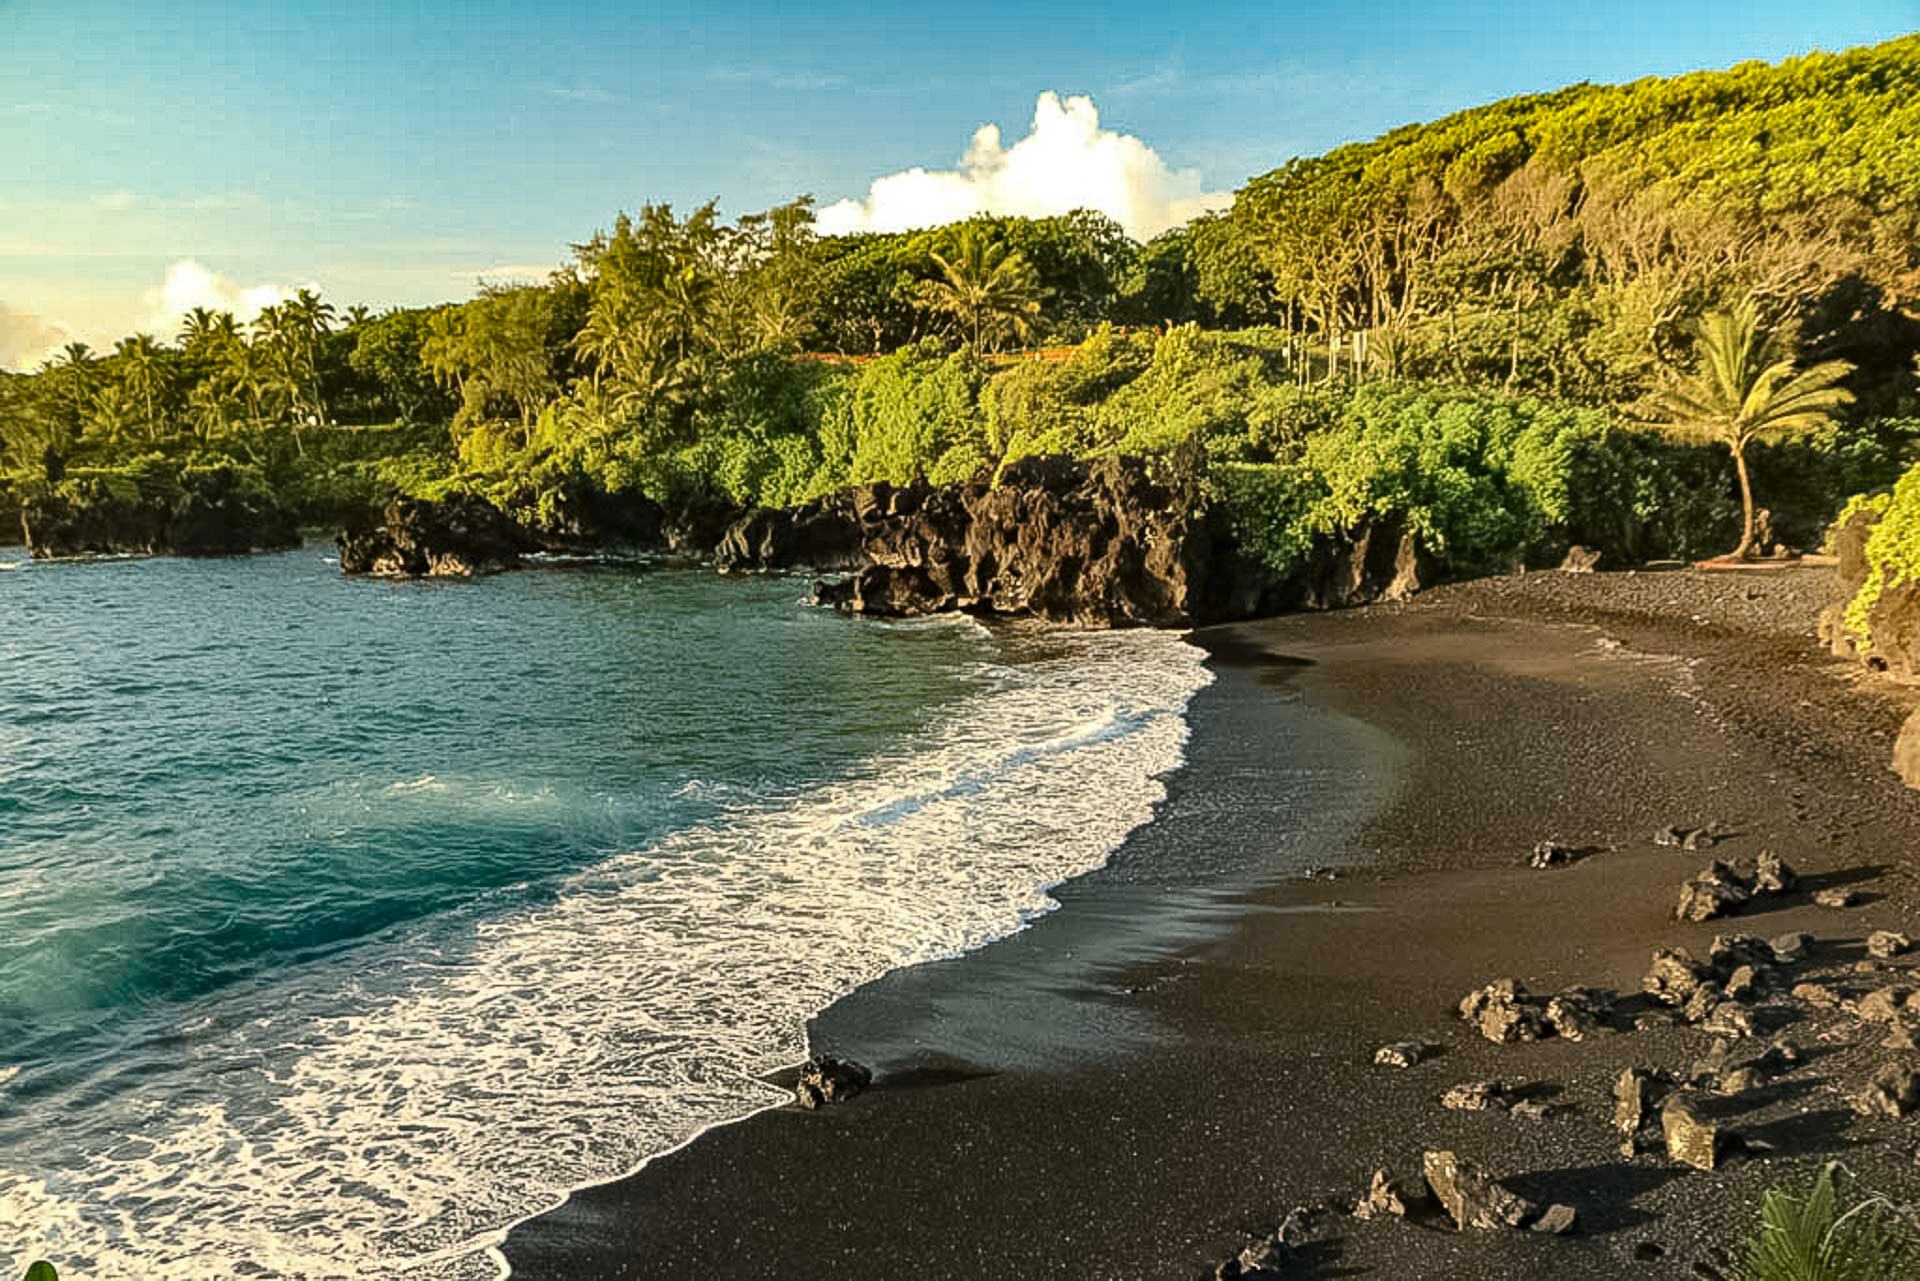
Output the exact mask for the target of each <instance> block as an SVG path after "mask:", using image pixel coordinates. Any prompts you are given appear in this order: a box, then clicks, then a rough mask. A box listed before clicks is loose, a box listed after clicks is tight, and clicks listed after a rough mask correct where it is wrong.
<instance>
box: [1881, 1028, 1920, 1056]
mask: <svg viewBox="0 0 1920 1281" xmlns="http://www.w3.org/2000/svg"><path fill="white" fill-rule="evenodd" d="M1880 1048H1881V1049H1883V1050H1920V1041H1915V1040H1914V1039H1913V1029H1912V1028H1910V1027H1908V1026H1907V1025H1906V1024H1905V1023H1895V1024H1894V1025H1893V1031H1891V1032H1889V1033H1887V1039H1886V1040H1884V1041H1882V1042H1880Z"/></svg>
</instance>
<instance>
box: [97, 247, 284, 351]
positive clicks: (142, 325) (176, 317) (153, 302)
mask: <svg viewBox="0 0 1920 1281" xmlns="http://www.w3.org/2000/svg"><path fill="white" fill-rule="evenodd" d="M319 288H320V286H319V285H317V284H315V283H313V282H312V281H308V282H307V283H306V284H304V285H275V284H267V285H242V284H239V283H237V282H236V281H233V280H230V279H228V278H227V277H226V276H223V275H221V274H220V273H219V272H217V271H212V270H210V269H208V268H206V267H203V266H201V265H200V264H199V263H197V262H195V261H193V260H192V259H191V258H182V259H181V260H180V261H179V262H176V263H174V264H173V265H172V266H170V267H168V268H167V274H166V278H165V279H164V280H162V281H161V282H160V284H159V285H158V286H157V287H156V288H153V289H149V290H147V291H146V292H145V293H144V294H142V295H141V299H140V301H141V308H142V316H141V319H140V321H139V322H138V323H137V324H136V325H135V326H134V328H135V329H136V330H137V331H138V332H140V333H147V334H153V335H155V336H156V337H160V338H172V337H173V335H174V332H175V331H176V330H178V329H179V328H180V322H181V320H182V319H183V318H184V317H185V316H186V314H187V313H188V312H190V311H192V310H193V309H194V308H195V307H205V308H207V310H209V311H230V312H232V313H233V318H234V319H235V320H238V321H239V322H240V323H241V324H246V323H247V322H248V321H250V320H252V319H253V318H254V317H255V316H258V315H259V314H260V313H261V312H262V311H263V310H265V309H266V308H268V307H274V306H278V305H279V304H281V303H283V302H285V301H287V300H288V299H289V298H291V297H293V296H294V295H295V294H297V293H299V292H300V290H302V289H312V290H314V291H316V292H318V290H319Z"/></svg>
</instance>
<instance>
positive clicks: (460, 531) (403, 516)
mask: <svg viewBox="0 0 1920 1281" xmlns="http://www.w3.org/2000/svg"><path fill="white" fill-rule="evenodd" d="M382 520H383V523H382V524H381V525H380V526H379V527H377V528H375V529H371V530H368V531H366V532H364V533H345V532H343V533H341V535H340V536H339V538H338V539H337V540H336V543H337V545H338V546H339V548H340V570H341V572H342V573H345V574H378V575H384V576H389V577H402V578H423V577H432V578H474V577H477V576H479V575H482V574H494V573H498V572H500V571H501V570H506V569H513V568H516V567H517V566H518V565H519V564H520V557H521V554H522V553H523V552H527V551H531V550H533V549H534V546H535V544H534V542H533V540H532V538H531V537H530V536H529V535H528V534H527V533H526V531H524V530H522V529H521V528H520V527H519V526H518V525H516V524H515V523H514V522H513V521H511V520H509V519H508V518H507V516H506V515H505V513H503V512H502V511H501V510H500V509H499V508H497V507H495V506H494V505H493V504H492V503H489V502H488V501H487V500H486V499H484V498H480V497H478V496H477V495H473V494H456V495H454V496H453V497H451V498H447V499H445V500H443V501H440V502H429V501H426V500H424V499H417V498H402V499H396V500H395V501H393V502H391V503H388V504H387V508H386V511H385V513H384V514H383V517H382Z"/></svg>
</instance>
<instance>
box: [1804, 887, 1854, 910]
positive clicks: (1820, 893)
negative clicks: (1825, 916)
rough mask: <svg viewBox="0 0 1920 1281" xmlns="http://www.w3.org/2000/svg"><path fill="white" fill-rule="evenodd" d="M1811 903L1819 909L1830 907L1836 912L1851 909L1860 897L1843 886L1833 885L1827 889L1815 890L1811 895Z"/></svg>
mask: <svg viewBox="0 0 1920 1281" xmlns="http://www.w3.org/2000/svg"><path fill="white" fill-rule="evenodd" d="M1813 901H1814V902H1815V903H1816V904H1818V905H1819V906H1821V907H1831V908H1834V909H1836V910H1838V909H1841V908H1848V907H1852V906H1853V905H1854V904H1855V903H1858V902H1859V901H1860V895H1859V894H1858V893H1857V892H1855V891H1853V890H1850V889H1848V888H1846V887H1845V886H1843V885H1835V886H1832V887H1830V888H1828V889H1824V890H1816V891H1815V892H1814V895H1813Z"/></svg>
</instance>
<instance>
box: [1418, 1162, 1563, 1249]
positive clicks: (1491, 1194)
mask: <svg viewBox="0 0 1920 1281" xmlns="http://www.w3.org/2000/svg"><path fill="white" fill-rule="evenodd" d="M1422 1169H1423V1170H1424V1171H1425V1173H1426V1178H1427V1187H1428V1188H1430V1189H1431V1190H1432V1192H1433V1197H1434V1200H1436V1201H1438V1202H1439V1203H1440V1206H1441V1208H1442V1209H1444V1210H1445V1211H1446V1212H1447V1215H1448V1217H1450V1218H1451V1219H1452V1220H1453V1222H1454V1225H1455V1226H1456V1227H1458V1228H1459V1229H1461V1230H1462V1231H1465V1230H1466V1229H1468V1228H1482V1229H1501V1228H1509V1229H1511V1228H1523V1227H1525V1226H1526V1225H1527V1224H1529V1223H1531V1222H1533V1221H1534V1220H1535V1219H1537V1218H1538V1217H1539V1216H1540V1211H1539V1208H1538V1207H1536V1206H1535V1205H1534V1204H1533V1202H1531V1201H1529V1200H1527V1199H1526V1198H1525V1197H1523V1196H1521V1195H1520V1194H1519V1193H1517V1192H1511V1191H1509V1190H1507V1189H1506V1188H1503V1187H1501V1186H1500V1185H1499V1184H1498V1183H1496V1182H1494V1181H1493V1179H1491V1178H1490V1177H1488V1175H1487V1174H1486V1173H1485V1171H1483V1170H1481V1169H1480V1168H1479V1167H1478V1166H1476V1165H1474V1164H1473V1163H1472V1162H1470V1161H1466V1160H1463V1159H1461V1158H1460V1157H1458V1156H1456V1155H1454V1154H1453V1153H1452V1152H1428V1153H1427V1154H1426V1155H1425V1157H1424V1158H1423V1159H1422Z"/></svg>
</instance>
